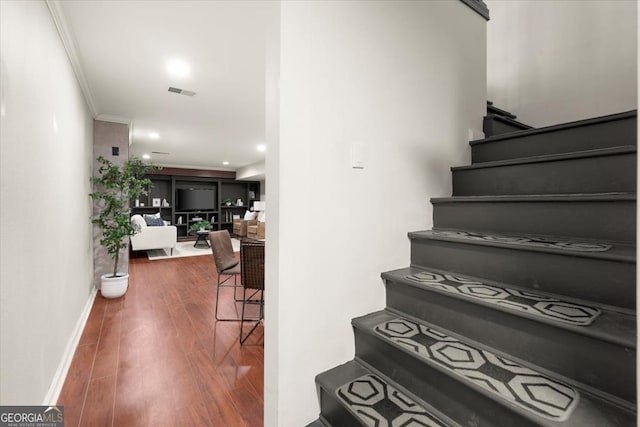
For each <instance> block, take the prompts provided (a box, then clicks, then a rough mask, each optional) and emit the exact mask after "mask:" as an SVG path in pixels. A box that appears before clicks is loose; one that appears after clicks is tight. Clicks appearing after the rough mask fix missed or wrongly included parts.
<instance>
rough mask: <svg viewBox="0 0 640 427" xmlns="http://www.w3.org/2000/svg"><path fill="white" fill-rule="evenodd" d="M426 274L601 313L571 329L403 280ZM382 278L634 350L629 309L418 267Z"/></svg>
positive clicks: (634, 317) (543, 319) (631, 316)
mask: <svg viewBox="0 0 640 427" xmlns="http://www.w3.org/2000/svg"><path fill="white" fill-rule="evenodd" d="M425 271H428V272H434V273H438V274H449V275H453V276H457V277H463V278H467V279H471V280H476V281H479V282H482V283H485V284H487V285H490V286H496V287H501V288H512V289H516V290H520V291H525V292H532V293H536V294H541V295H544V296H548V297H552V298H557V299H560V300H563V301H567V302H570V303H574V304H580V305H585V306H593V307H595V308H598V309H599V310H600V314H599V315H598V316H597V317H596V318H595V320H594V321H593V323H591V324H590V325H588V326H580V325H572V324H568V323H564V322H560V321H554V320H552V319H549V318H546V317H543V316H535V315H531V314H528V313H526V312H522V311H517V310H509V309H508V308H505V307H503V306H500V305H496V304H490V303H487V302H484V301H482V300H479V299H474V298H465V297H461V296H459V295H458V294H454V293H451V292H446V291H442V290H440V289H436V288H431V287H428V286H420V285H419V284H418V283H416V282H414V281H412V280H410V279H408V278H406V276H408V275H410V274H415V273H420V272H425ZM381 277H382V279H383V280H385V281H387V280H391V281H394V282H396V283H401V284H403V285H406V286H411V287H414V288H417V289H420V290H421V291H424V292H434V293H437V294H440V295H444V296H445V297H448V298H455V299H460V300H464V301H467V302H469V303H471V304H478V305H482V306H483V307H486V308H487V309H489V310H498V311H500V312H503V313H506V314H507V315H510V316H515V317H517V318H521V319H526V320H527V321H531V322H539V323H544V324H546V325H549V326H552V327H555V328H559V329H563V330H566V331H568V332H570V333H574V334H578V335H583V336H587V337H589V338H591V339H595V340H598V341H604V342H608V343H611V344H615V345H618V346H622V347H625V348H632V349H635V348H636V340H635V336H636V331H635V325H636V316H635V315H634V314H633V313H632V310H629V309H626V310H625V309H623V308H619V309H617V310H615V309H614V310H612V309H611V308H610V307H608V306H605V305H602V304H598V303H597V302H593V301H585V300H581V299H579V298H572V297H567V296H564V295H557V294H553V293H550V292H545V291H532V290H531V289H527V288H524V287H521V286H516V285H510V284H504V283H500V282H497V281H493V280H487V279H482V278H476V277H473V276H469V275H466V274H458V273H455V272H450V271H445V270H440V269H436V268H427V267H421V266H410V267H407V268H402V269H398V270H392V271H386V272H383V273H382V274H381ZM611 325H617V326H620V325H623V326H626V328H624V327H623V328H620V329H619V330H617V331H615V332H617V333H616V334H613V333H612V332H614V331H611V330H610V329H611ZM602 326H605V328H603V327H602ZM625 331H626V332H627V333H625Z"/></svg>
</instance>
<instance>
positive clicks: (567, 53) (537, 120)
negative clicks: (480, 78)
mask: <svg viewBox="0 0 640 427" xmlns="http://www.w3.org/2000/svg"><path fill="white" fill-rule="evenodd" d="M486 3H487V6H488V7H489V10H490V11H491V21H489V23H488V25H487V91H488V96H489V99H490V100H492V101H493V102H494V104H495V105H496V107H499V108H503V109H505V110H508V111H509V112H511V113H513V114H515V115H517V116H518V120H519V121H521V122H523V123H526V124H528V125H531V126H534V127H541V126H548V125H552V124H557V123H564V122H568V121H573V120H580V119H586V118H590V117H597V116H601V115H605V114H612V113H619V112H622V111H628V110H632V109H635V108H637V105H638V104H637V99H636V96H637V70H638V68H637V37H638V32H637V31H638V18H637V7H638V6H637V2H636V1H610V0H590V1H573V0H556V1H538V0H519V1H494V0H487V1H486Z"/></svg>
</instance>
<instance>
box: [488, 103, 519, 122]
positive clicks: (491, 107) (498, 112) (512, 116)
mask: <svg viewBox="0 0 640 427" xmlns="http://www.w3.org/2000/svg"><path fill="white" fill-rule="evenodd" d="M489 110H492V111H494V112H495V114H496V115H500V116H503V117H509V118H510V119H514V120H515V119H517V117H516V115H515V114H512V113H510V112H508V111H506V110H503V109H502V108H498V107H496V106H494V105H493V102H492V101H487V111H489Z"/></svg>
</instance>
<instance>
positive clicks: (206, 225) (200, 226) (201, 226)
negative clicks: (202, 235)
mask: <svg viewBox="0 0 640 427" xmlns="http://www.w3.org/2000/svg"><path fill="white" fill-rule="evenodd" d="M211 227H212V226H211V223H210V222H209V221H207V220H202V221H198V222H196V223H195V224H193V225H191V231H200V230H211Z"/></svg>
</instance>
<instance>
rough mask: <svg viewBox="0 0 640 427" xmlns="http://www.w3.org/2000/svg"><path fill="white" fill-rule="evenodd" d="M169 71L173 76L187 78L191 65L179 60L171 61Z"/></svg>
mask: <svg viewBox="0 0 640 427" xmlns="http://www.w3.org/2000/svg"><path fill="white" fill-rule="evenodd" d="M167 71H168V72H169V74H171V75H172V76H176V77H187V76H188V75H189V72H190V71H191V70H190V69H189V65H187V63H186V62H184V61H181V60H179V59H171V60H169V61H167Z"/></svg>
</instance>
